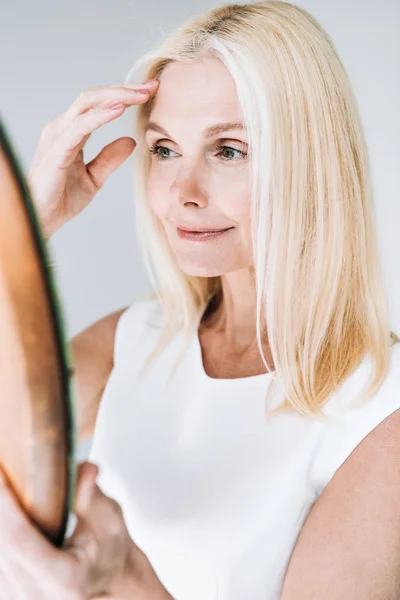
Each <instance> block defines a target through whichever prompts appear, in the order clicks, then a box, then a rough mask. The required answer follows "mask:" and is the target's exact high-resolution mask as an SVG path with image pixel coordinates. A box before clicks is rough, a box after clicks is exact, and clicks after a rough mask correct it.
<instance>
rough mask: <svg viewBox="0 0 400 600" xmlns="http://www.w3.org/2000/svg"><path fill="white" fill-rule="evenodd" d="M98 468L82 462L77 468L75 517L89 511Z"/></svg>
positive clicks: (87, 462)
mask: <svg viewBox="0 0 400 600" xmlns="http://www.w3.org/2000/svg"><path fill="white" fill-rule="evenodd" d="M98 473H99V468H98V466H97V465H95V464H94V463H91V462H89V461H84V462H83V463H81V464H80V465H79V467H78V477H77V484H76V494H75V499H74V511H75V512H76V514H77V515H85V514H86V512H87V511H88V509H89V506H90V503H91V501H92V497H93V490H94V487H95V485H96V479H97V475H98Z"/></svg>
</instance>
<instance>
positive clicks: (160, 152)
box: [149, 144, 247, 162]
mask: <svg viewBox="0 0 400 600" xmlns="http://www.w3.org/2000/svg"><path fill="white" fill-rule="evenodd" d="M149 150H150V152H151V153H152V154H154V157H155V158H156V159H157V160H166V159H168V158H171V156H170V155H169V154H168V153H169V152H173V150H171V149H170V148H167V147H166V146H161V145H160V144H153V145H152V146H151V148H150V149H149ZM216 150H221V152H220V153H219V154H217V156H220V157H221V159H222V160H223V161H225V162H233V161H236V160H240V159H242V158H245V157H246V156H247V153H246V152H243V151H242V150H238V149H237V148H231V146H217V147H216ZM235 152H236V153H237V154H236V158H235V154H234V153H235ZM232 153H233V156H232ZM172 158H173V157H172Z"/></svg>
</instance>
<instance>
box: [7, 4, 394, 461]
mask: <svg viewBox="0 0 400 600" xmlns="http://www.w3.org/2000/svg"><path fill="white" fill-rule="evenodd" d="M241 3H242V4H243V3H244V2H241ZM221 4H226V2H213V1H211V0H208V1H206V0H191V2H190V4H189V3H188V2H187V1H185V0H174V1H170V2H161V1H160V0H147V1H146V2H139V0H135V1H126V0H69V1H68V2H64V1H61V0H59V1H54V0H52V1H50V0H48V1H45V0H36V1H35V2H31V1H30V0H12V1H9V2H6V1H4V0H3V2H2V3H1V8H0V56H1V59H0V101H1V105H0V110H1V114H2V118H3V120H4V122H5V125H6V127H7V130H8V132H9V134H10V135H11V138H12V140H13V142H14V144H15V149H16V151H17V154H18V155H19V157H20V160H21V162H22V165H23V168H24V169H25V172H27V171H28V168H29V165H30V162H31V160H32V158H33V154H34V151H35V147H36V145H37V143H38V139H39V135H40V132H41V130H42V128H43V127H44V125H45V124H46V123H47V122H48V121H50V120H52V119H54V118H55V117H56V116H58V115H59V114H61V113H62V112H64V111H65V110H66V109H67V108H68V106H69V105H70V104H71V103H72V102H73V100H74V99H75V97H76V96H77V95H78V94H79V92H81V91H82V90H83V89H86V88H90V87H93V86H98V85H108V84H112V83H122V82H123V81H124V79H125V76H126V74H127V73H128V71H129V69H130V68H131V66H132V65H133V63H134V61H135V60H136V59H137V58H138V57H139V56H140V55H141V54H142V53H144V52H145V51H147V50H148V49H149V48H150V47H151V46H153V45H154V44H155V43H156V41H157V40H159V39H160V38H161V37H162V36H163V35H164V34H166V33H168V32H169V31H171V30H173V29H174V28H175V27H176V26H177V25H178V24H180V23H181V22H182V21H184V20H185V19H186V18H187V17H189V16H191V15H193V14H198V13H201V12H203V11H204V10H206V9H208V8H211V7H214V6H217V5H221ZM297 4H299V5H300V6H302V7H304V8H305V9H307V10H309V11H310V12H311V13H312V14H313V15H314V16H315V17H316V18H317V19H318V20H319V21H320V23H321V24H322V25H323V26H324V27H325V28H326V30H327V31H328V33H329V34H330V35H331V36H332V37H333V39H334V41H335V44H336V47H337V49H338V51H339V54H340V56H341V58H342V60H343V62H344V64H345V66H346V68H347V71H348V74H349V76H350V79H351V82H352V85H353V87H354V90H355V93H356V96H357V98H358V102H359V107H360V111H361V116H362V119H363V123H364V127H365V131H366V136H367V142H368V147H369V152H370V157H371V163H372V174H373V181H374V188H375V202H376V212H377V223H376V225H377V229H378V235H379V242H380V248H381V256H382V262H383V268H384V276H385V281H386V285H387V289H388V292H389V296H390V302H391V314H392V329H395V330H396V332H397V333H400V277H399V275H400V202H399V192H398V190H399V139H400V118H399V110H398V106H399V92H400V69H399V61H398V57H399V56H400V47H399V46H400V42H399V40H400V35H399V23H400V3H399V1H398V0H381V1H380V2H379V4H378V5H377V3H376V2H375V1H373V0H367V1H366V0H352V1H351V2H348V0H335V1H333V0H305V1H303V2H298V3H297ZM130 116H131V115H130V111H129V109H128V110H127V111H126V114H125V115H124V116H122V117H120V118H119V119H117V120H116V121H114V122H112V123H109V124H107V125H105V126H103V127H102V128H101V129H100V130H97V131H95V132H94V133H93V134H92V136H91V138H90V139H89V141H88V142H87V144H86V146H85V160H86V162H88V161H89V160H91V159H92V158H93V157H94V156H96V155H97V154H98V152H99V151H100V150H101V148H102V147H103V146H105V145H106V144H108V143H109V142H111V141H112V140H113V139H116V138H117V137H120V136H122V135H130V134H131V133H130V131H129V123H130ZM130 168H131V157H130V158H128V160H127V161H126V162H125V163H124V164H123V165H122V167H120V169H118V170H117V171H116V172H115V173H113V175H111V177H110V178H109V179H108V181H107V182H106V183H105V185H104V187H103V188H102V189H101V190H100V192H99V193H98V194H97V196H96V197H95V198H94V200H93V202H92V203H91V204H90V205H89V206H88V207H87V208H86V209H85V210H83V211H82V213H80V214H79V215H78V216H77V217H76V218H75V219H74V220H73V221H71V222H70V223H68V224H67V225H66V226H65V227H64V228H63V229H61V230H60V231H58V232H57V233H56V234H55V235H54V236H53V238H52V239H51V240H50V242H49V247H50V253H51V255H52V259H53V260H54V261H55V269H56V281H57V284H58V288H59V293H60V297H61V300H62V304H63V307H64V313H65V325H66V330H67V335H68V338H71V337H73V336H74V335H75V334H76V333H78V332H79V331H80V330H81V329H83V328H85V327H86V326H88V325H89V324H90V323H92V322H93V321H95V320H97V319H99V318H100V317H102V316H103V315H105V314H107V313H109V312H112V311H114V310H116V309H117V308H119V307H120V306H125V305H128V304H130V303H131V302H133V301H134V300H135V299H137V298H139V297H140V296H141V295H143V294H144V293H145V292H147V291H148V290H149V289H150V286H149V282H148V279H147V276H146V274H145V271H144V268H143V266H142V262H141V257H140V255H139V252H138V248H137V245H136V241H135V232H134V197H133V186H132V180H131V173H130ZM89 447H90V440H88V442H87V443H85V444H83V445H82V446H81V447H80V448H79V452H78V456H79V457H80V458H84V457H85V456H86V455H87V452H88V450H89Z"/></svg>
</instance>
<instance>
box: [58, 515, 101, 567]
mask: <svg viewBox="0 0 400 600" xmlns="http://www.w3.org/2000/svg"><path fill="white" fill-rule="evenodd" d="M63 551H65V552H67V553H68V554H69V555H70V556H71V557H72V558H74V559H75V561H76V563H77V564H80V565H82V564H83V565H85V566H89V565H94V564H95V563H96V559H97V555H98V551H99V548H98V542H97V538H96V536H95V535H94V532H93V528H92V527H91V525H90V522H89V521H88V519H86V518H84V517H78V520H77V525H76V527H75V529H74V532H73V534H72V536H71V537H70V538H69V539H68V540H67V541H66V543H65V544H64V547H63Z"/></svg>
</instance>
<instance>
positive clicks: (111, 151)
mask: <svg viewBox="0 0 400 600" xmlns="http://www.w3.org/2000/svg"><path fill="white" fill-rule="evenodd" d="M135 146H136V142H135V141H134V140H133V139H132V138H129V137H122V138H119V139H118V140H115V141H113V142H111V143H110V144H108V145H107V146H105V147H104V148H103V149H102V150H101V152H99V154H98V155H97V156H96V157H95V158H94V159H93V160H91V161H90V162H89V163H88V164H87V165H86V168H87V170H88V172H89V173H90V176H91V178H92V180H93V181H94V183H95V185H96V187H97V189H100V188H101V187H102V186H103V185H104V183H105V181H106V179H107V178H108V177H109V176H110V175H111V173H113V172H114V171H116V170H117V169H118V168H119V167H120V166H121V165H122V163H123V162H124V161H125V160H126V159H127V158H128V156H129V155H130V154H132V151H133V150H134V148H135Z"/></svg>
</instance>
